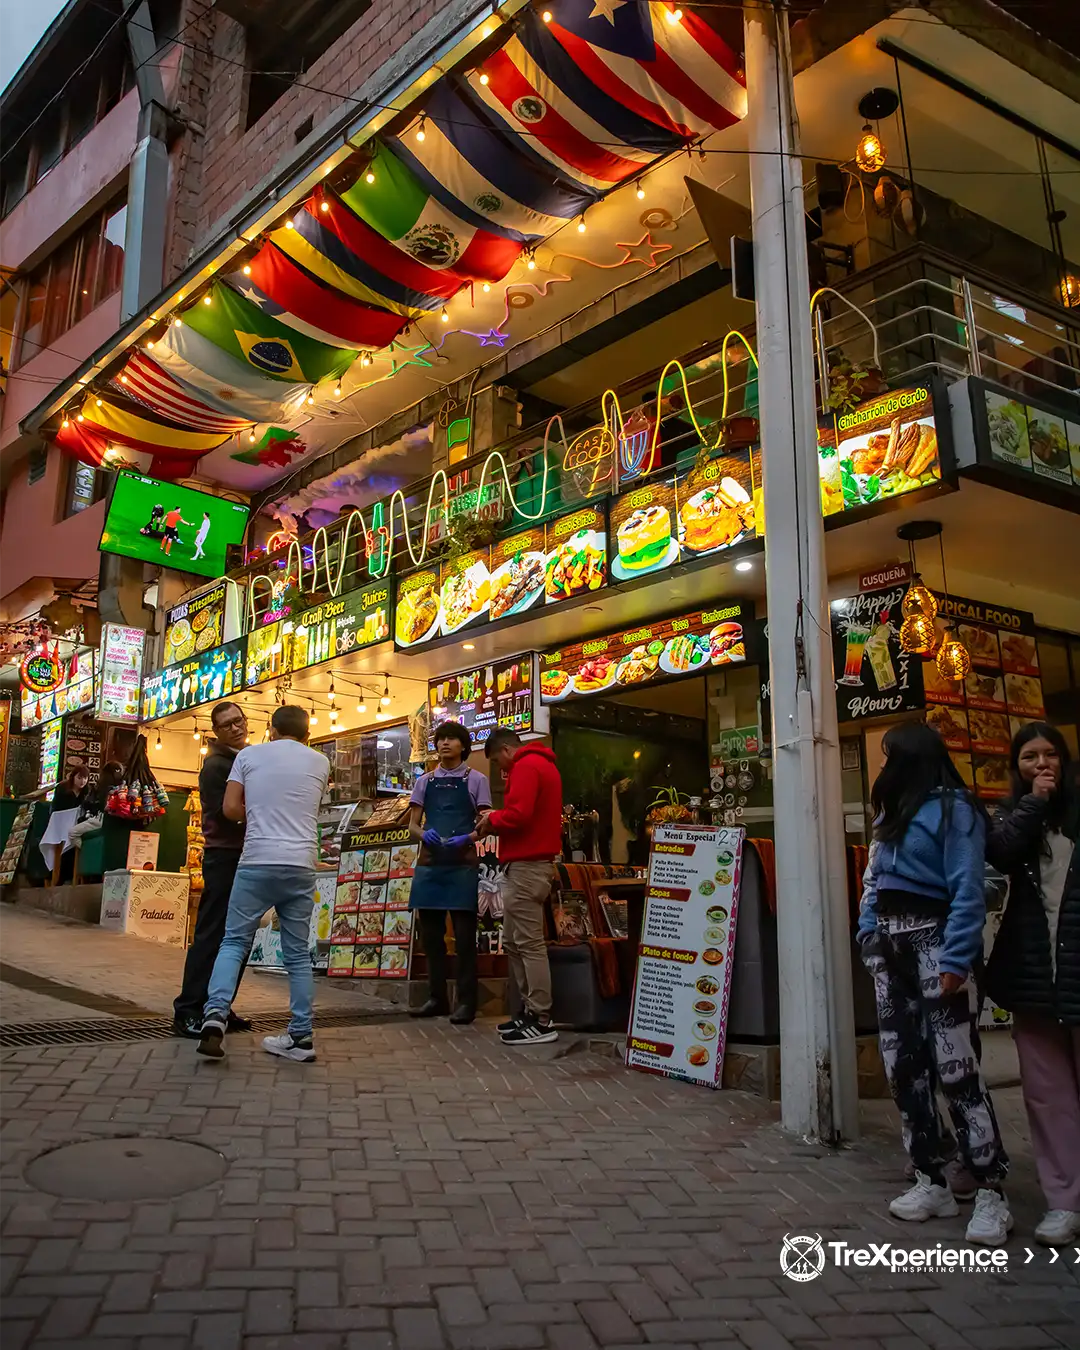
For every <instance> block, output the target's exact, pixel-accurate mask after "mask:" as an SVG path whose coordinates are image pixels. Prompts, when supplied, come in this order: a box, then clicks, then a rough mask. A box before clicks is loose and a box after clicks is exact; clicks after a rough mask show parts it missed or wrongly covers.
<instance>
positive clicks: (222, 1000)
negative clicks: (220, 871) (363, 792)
mask: <svg viewBox="0 0 1080 1350" xmlns="http://www.w3.org/2000/svg"><path fill="white" fill-rule="evenodd" d="M314 904H315V872H314V870H313V869H312V868H310V867H277V866H271V867H250V866H249V867H244V866H243V865H241V866H240V867H238V868H237V869H236V880H235V881H234V882H233V887H232V894H231V895H230V896H229V915H228V918H227V919H226V921H225V937H224V938H223V939H222V943H221V949H220V950H219V951H218V954H217V960H216V961H215V962H214V972H213V974H212V975H211V976H210V989H209V992H208V993H207V997H206V1012H205V1014H204V1016H206V1017H212V1016H213V1017H220V1018H222V1019H224V1018H226V1017H227V1016H228V1014H229V1008H230V1005H231V1004H232V1000H233V994H234V993H235V991H236V981H237V978H238V976H239V974H240V968H241V966H242V965H243V964H244V962H245V961H246V960H247V956H248V953H249V952H250V950H251V940H252V938H253V937H254V936H255V930H256V928H258V926H259V920H260V919H261V918H262V916H263V915H264V914H265V913H266V911H267V910H268V909H276V910H277V916H278V927H279V928H280V929H281V958H282V960H283V961H284V963H285V970H286V971H287V973H288V976H289V1009H290V1011H291V1013H292V1017H291V1019H290V1021H289V1032H290V1034H291V1035H292V1036H293V1038H294V1039H296V1040H299V1039H300V1037H302V1036H310V1035H311V1018H312V1009H311V1005H312V1000H313V998H314V993H315V988H314V980H313V979H312V975H311V953H310V952H309V950H308V937H309V935H310V932H311V911H312V909H313V908H314Z"/></svg>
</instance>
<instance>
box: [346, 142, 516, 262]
mask: <svg viewBox="0 0 1080 1350" xmlns="http://www.w3.org/2000/svg"><path fill="white" fill-rule="evenodd" d="M369 170H370V172H371V173H372V174H373V175H374V177H375V181H374V183H369V182H368V181H367V173H368V171H369ZM341 199H342V201H343V202H344V203H345V204H346V206H348V207H349V209H350V210H351V211H354V212H355V213H356V214H357V215H358V216H359V217H360V219H361V220H364V221H366V222H367V223H368V224H369V225H370V226H371V228H372V229H373V230H377V231H378V232H379V234H381V235H382V236H383V238H384V239H388V240H389V241H390V242H391V243H392V244H395V245H396V246H397V247H398V248H400V249H401V250H402V252H404V253H407V254H408V255H409V257H410V258H415V259H416V261H417V262H421V263H423V264H424V265H425V266H427V267H430V268H432V269H434V270H436V271H441V272H447V273H451V274H453V275H456V276H457V277H459V278H460V279H461V280H462V281H463V282H464V281H501V280H502V279H503V277H504V276H506V274H507V272H509V270H510V268H511V267H512V266H513V265H514V261H515V259H516V258H517V256H518V254H519V253H520V252H521V247H522V246H521V244H520V242H518V241H517V240H514V239H508V238H505V237H504V236H503V235H501V234H498V233H495V232H493V231H491V230H484V229H480V228H479V227H478V226H476V225H472V224H470V223H469V222H468V221H465V220H462V219H461V217H460V216H458V215H455V213H454V212H453V211H451V210H450V209H449V208H448V207H446V206H444V205H443V204H442V203H441V202H439V201H437V200H436V199H435V197H433V196H431V195H430V194H429V193H428V190H427V188H425V187H424V185H423V184H422V183H421V182H420V180H419V178H417V177H416V175H415V174H414V173H413V172H412V171H411V170H410V169H409V168H407V167H406V165H404V164H403V163H402V162H401V160H400V159H398V157H397V156H396V155H394V154H392V153H391V151H390V150H389V149H388V148H387V147H386V146H385V145H383V144H382V143H381V142H380V143H379V144H378V146H377V148H376V151H375V157H374V159H372V161H371V164H370V165H369V169H368V170H365V171H364V173H362V174H361V175H360V177H359V178H358V179H357V180H356V182H355V183H354V184H353V185H352V187H350V188H348V189H347V190H346V191H345V192H343V193H342V194H341Z"/></svg>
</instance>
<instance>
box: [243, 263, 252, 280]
mask: <svg viewBox="0 0 1080 1350" xmlns="http://www.w3.org/2000/svg"><path fill="white" fill-rule="evenodd" d="M244 276H246V277H249V276H251V264H250V263H245V264H244Z"/></svg>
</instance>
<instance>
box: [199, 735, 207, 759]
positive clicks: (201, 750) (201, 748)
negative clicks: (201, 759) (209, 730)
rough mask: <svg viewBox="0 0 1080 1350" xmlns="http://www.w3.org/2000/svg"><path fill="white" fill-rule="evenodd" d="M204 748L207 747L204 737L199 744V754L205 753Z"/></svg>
mask: <svg viewBox="0 0 1080 1350" xmlns="http://www.w3.org/2000/svg"><path fill="white" fill-rule="evenodd" d="M206 748H207V747H206V741H205V739H204V740H203V743H202V745H200V746H199V754H200V755H205V754H206Z"/></svg>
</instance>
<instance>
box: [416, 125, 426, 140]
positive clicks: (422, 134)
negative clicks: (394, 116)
mask: <svg viewBox="0 0 1080 1350" xmlns="http://www.w3.org/2000/svg"><path fill="white" fill-rule="evenodd" d="M416 139H417V140H418V141H421V142H422V141H426V140H427V132H426V131H425V130H424V124H423V122H421V123H420V125H419V126H418V127H417V128H416Z"/></svg>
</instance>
